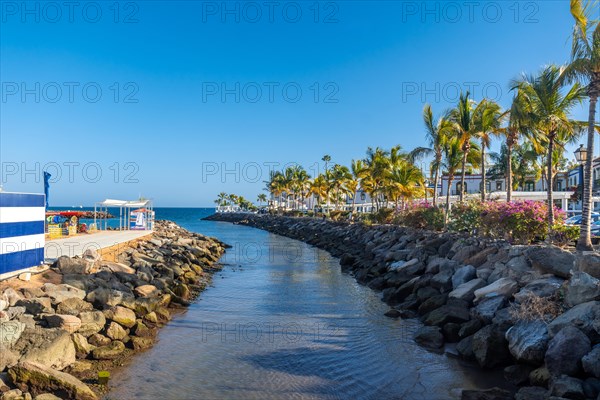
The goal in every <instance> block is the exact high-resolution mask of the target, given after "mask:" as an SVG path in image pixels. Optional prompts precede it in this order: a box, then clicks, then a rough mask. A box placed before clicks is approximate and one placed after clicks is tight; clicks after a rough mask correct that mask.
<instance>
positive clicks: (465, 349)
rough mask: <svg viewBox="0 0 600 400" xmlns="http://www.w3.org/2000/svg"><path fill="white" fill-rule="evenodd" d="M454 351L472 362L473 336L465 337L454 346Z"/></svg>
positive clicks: (473, 355) (473, 356)
mask: <svg viewBox="0 0 600 400" xmlns="http://www.w3.org/2000/svg"><path fill="white" fill-rule="evenodd" d="M456 351H458V353H459V354H460V355H461V356H462V357H463V358H464V359H466V360H474V359H475V354H474V353H473V335H471V336H467V337H466V338H464V339H462V340H461V341H460V342H458V344H457V345H456Z"/></svg>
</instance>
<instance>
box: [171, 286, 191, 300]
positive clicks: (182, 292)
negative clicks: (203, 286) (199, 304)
mask: <svg viewBox="0 0 600 400" xmlns="http://www.w3.org/2000/svg"><path fill="white" fill-rule="evenodd" d="M173 293H175V294H176V295H177V296H179V297H181V298H182V299H183V300H190V299H191V298H192V292H191V290H190V288H189V287H188V285H186V284H183V283H181V284H179V285H177V286H175V288H173Z"/></svg>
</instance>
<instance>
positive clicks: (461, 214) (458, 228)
mask: <svg viewBox="0 0 600 400" xmlns="http://www.w3.org/2000/svg"><path fill="white" fill-rule="evenodd" d="M483 210H484V204H483V203H481V202H480V201H476V200H474V201H469V202H467V203H463V204H461V203H457V204H453V205H452V208H451V209H450V217H449V218H450V223H449V224H448V229H450V230H451V231H455V232H468V233H477V232H478V231H479V228H480V227H481V222H482V221H481V218H482V214H483Z"/></svg>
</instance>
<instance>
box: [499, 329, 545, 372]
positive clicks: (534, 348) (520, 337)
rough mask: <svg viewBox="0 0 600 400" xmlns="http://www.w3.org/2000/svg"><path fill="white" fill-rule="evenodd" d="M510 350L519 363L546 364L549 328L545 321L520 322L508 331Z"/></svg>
mask: <svg viewBox="0 0 600 400" xmlns="http://www.w3.org/2000/svg"><path fill="white" fill-rule="evenodd" d="M505 336H506V340H507V341H508V350H509V351H510V353H511V354H512V355H513V357H514V358H515V359H517V360H519V361H524V362H528V363H532V364H540V363H542V362H544V355H545V354H546V349H547V348H548V328H547V327H546V323H545V322H543V321H532V322H519V323H517V324H516V325H514V326H513V327H511V328H510V329H509V330H508V331H506V335H505Z"/></svg>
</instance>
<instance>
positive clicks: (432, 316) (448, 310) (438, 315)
mask: <svg viewBox="0 0 600 400" xmlns="http://www.w3.org/2000/svg"><path fill="white" fill-rule="evenodd" d="M469 319H470V315H469V309H468V308H467V307H466V306H462V305H455V304H446V305H443V306H441V307H440V308H437V309H435V310H433V311H432V312H430V313H429V315H427V318H425V321H424V322H425V324H426V325H435V326H442V325H445V324H447V323H448V322H455V323H462V322H466V321H468V320H469Z"/></svg>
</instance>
